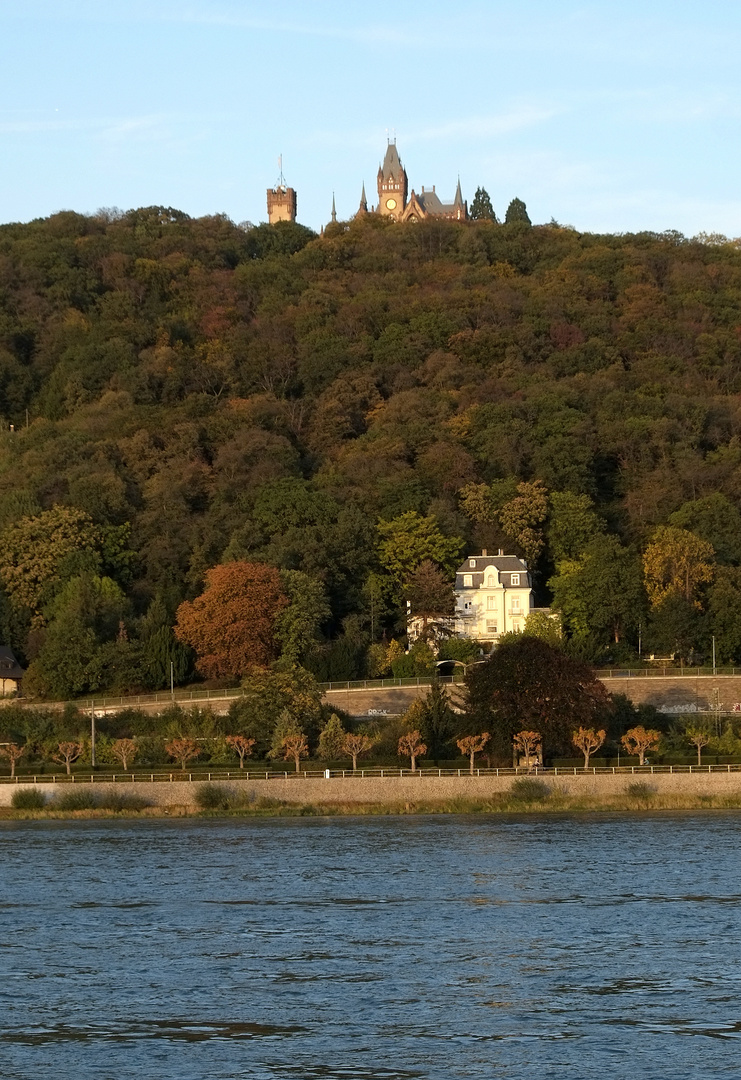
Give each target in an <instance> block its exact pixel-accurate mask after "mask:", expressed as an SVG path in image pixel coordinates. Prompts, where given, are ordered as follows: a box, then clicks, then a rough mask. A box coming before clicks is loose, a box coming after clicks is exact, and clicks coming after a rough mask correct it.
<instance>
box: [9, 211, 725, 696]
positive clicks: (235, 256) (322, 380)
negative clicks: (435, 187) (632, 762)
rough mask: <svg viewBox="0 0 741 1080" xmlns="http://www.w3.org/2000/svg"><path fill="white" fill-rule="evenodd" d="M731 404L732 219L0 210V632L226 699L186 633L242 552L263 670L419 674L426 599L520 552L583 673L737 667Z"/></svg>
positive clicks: (64, 680) (51, 692)
mask: <svg viewBox="0 0 741 1080" xmlns="http://www.w3.org/2000/svg"><path fill="white" fill-rule="evenodd" d="M740 391H741V247H740V246H739V244H738V243H737V242H735V241H729V240H726V239H725V238H723V237H717V236H710V237H709V236H701V237H696V238H693V239H688V238H686V237H684V236H682V235H680V234H675V233H670V234H660V235H659V234H653V233H641V234H635V235H619V236H617V235H593V234H583V233H579V232H577V231H575V230H574V229H572V228H566V227H562V226H560V225H558V224H557V223H555V222H552V223H551V224H550V225H545V226H530V224H529V222H527V221H512V222H510V223H505V224H503V225H500V224H498V223H496V222H494V221H490V220H478V221H471V222H468V223H464V224H460V223H453V222H445V221H426V222H422V223H420V224H414V225H413V224H410V225H405V226H400V225H397V224H393V223H389V222H387V221H385V220H383V219H381V218H379V217H376V216H374V215H368V216H366V217H365V218H362V219H357V220H354V221H352V222H349V223H344V224H343V223H340V224H336V225H332V226H329V227H328V228H327V229H326V230H325V232H324V234H323V235H322V236H317V235H315V234H314V233H312V232H311V231H310V230H309V229H306V228H304V227H302V226H300V225H295V224H290V223H286V224H282V225H277V226H267V225H261V226H258V227H255V228H246V227H240V226H237V225H235V224H234V223H233V222H231V221H230V220H228V219H227V218H225V217H222V216H214V217H207V218H199V219H192V218H189V217H188V216H186V215H185V214H183V213H180V212H178V211H175V210H172V209H169V208H162V207H150V208H146V209H140V210H134V211H130V212H127V213H121V212H103V211H101V212H99V213H97V214H95V215H92V216H85V215H81V214H77V213H72V212H63V213H59V214H56V215H54V216H52V217H50V218H47V219H43V220H37V221H33V222H31V223H29V224H22V225H21V224H9V225H4V226H1V227H0V417H1V420H2V432H1V433H0V531H1V535H0V582H1V583H2V592H0V644H5V645H9V646H11V647H12V649H13V650H14V651H15V653H16V655H17V657H18V658H19V660H20V662H21V663H22V664H23V665H24V666H27V667H28V675H27V679H26V684H25V691H26V693H27V694H28V695H32V696H37V697H42V698H43V697H46V698H70V697H73V696H75V695H80V694H85V693H91V692H98V691H101V690H113V691H118V692H121V691H125V690H137V689H142V690H143V689H157V688H160V687H163V686H167V685H169V681H170V674H171V671H172V673H173V675H174V678H175V681H176V682H178V683H186V682H188V681H191V680H193V679H194V678H199V677H200V678H207V679H209V680H210V682H211V684H212V685H214V684H217V683H218V681H219V679H222V680H224V679H226V678H228V677H229V676H231V677H234V676H236V675H241V674H243V672H242V671H240V670H237V669H238V668H239V664H238V663H235V664H233V665H232V667H233V668H234V670H229V669H228V664H227V667H226V668H224V666H223V665H222V666H219V664H215V665H214V664H210V666H209V663H208V662H205V661H204V662H202V663H201V664H200V666H199V667H198V668H197V667H196V663H197V662H198V660H199V653H198V649H195V651H194V647H193V641H194V640H195V639H194V638H193V636H192V634H190V636H189V633H188V632H187V631H186V630H184V629H183V627H184V626H185V621H184V620H185V617H186V615H188V616H189V617H191V616H193V613H194V612H196V613H197V612H198V610H199V608H198V605H199V603H201V601H202V597H203V594H204V589H206V587H207V585H208V584H209V582H210V583H212V584H213V583H214V582H219V583H222V584H223V583H224V582H225V581H226V582H227V584H228V579H229V575H230V574H231V573H233V572H234V571H235V567H236V566H239V567H241V568H242V569H243V570H244V572H245V573H247V574H248V575H252V577H251V578H250V580H253V579H254V581H256V582H258V584H259V583H262V584H259V588H260V589H262V592H261V593H260V596H261V598H262V599H261V600H260V603H261V604H263V608H261V609H260V610H261V611H262V612H263V615H264V619H265V620H267V621H266V622H265V625H263V626H262V628H261V631H260V632H261V633H263V638H262V639H261V641H262V645H261V647H263V646H264V648H263V651H262V652H261V653H259V658H260V662H261V663H264V662H270V663H273V664H277V670H280V669H281V665H283V669H288V668H290V667H292V666H295V665H300V666H301V667H302V668H304V669H307V670H308V671H309V672H311V673H313V675H314V676H315V677H316V678H317V679H320V680H326V679H347V678H358V677H366V676H375V675H379V674H382V673H384V672H386V671H389V670H393V671H394V672H395V673H397V674H415V673H424V672H426V671H428V670H429V668H430V664H431V662H432V659H434V658H433V657H432V653H431V651H430V649H429V647H428V646H427V645H426V644H425V643H424V642H423V643H421V644H419V645H415V646H414V648H413V649H412V650H411V652H410V653H407V652H406V651H405V641H404V634H405V614H406V602H407V599H408V598H409V596H410V595H412V594H413V595H414V596H415V598H416V599H415V605H416V606H415V610H417V611H421V612H424V610H426V608H425V605H427V607H428V608H429V606H430V604H429V593H430V590H431V589H432V591H433V592H434V590H435V589H438V595H439V590H440V588H443V591H444V589H449V582H450V581H451V580H452V574H453V573H454V570H455V568H456V566H457V565H458V564H459V563H460V561H461V559H462V558H463V556H465V555H466V554H469V553H473V552H480V551H481V550H482V549H484V548H486V549H488V550H490V551H494V550H497V549H499V548H501V549H504V550H505V551H507V552H508V553H515V554H518V555H520V556H522V557H524V558H525V559H526V560H527V562H528V565H529V567H530V569H531V571H532V573H533V575H534V587H535V590H536V600H537V603H538V604H539V605H541V606H548V605H550V606H552V607H553V609H554V610H555V611H557V612H558V613H559V617H560V620H561V626H562V645H563V647H564V648H565V649H566V651H567V652H570V653H571V654H572V655H573V656H575V657H577V658H579V659H580V660H583V661H587V662H589V663H591V664H597V665H599V664H601V663H604V664H626V663H631V662H633V663H635V662H637V660H638V658H639V654H640V655H642V656H647V655H649V654H654V655H657V656H664V657H668V656H673V657H675V659H676V662H685V661H691V662H699V661H700V660H701V659H702V658H703V657H707V656H708V655H709V652H710V649H711V647H712V642H713V640H714V643H715V648H716V654H717V661H718V663H733V662H741V400H740V398H739V392H740ZM232 564H235V566H234V567H233V568H232V570H229V567H230V566H232ZM244 568H247V569H246V570H245V569H244ZM441 580H442V583H443V584H442V586H441V585H440V581H441ZM257 587H258V585H255V588H257ZM266 590H267V591H266ZM415 590H416V591H415ZM425 590H427V593H425ZM211 595H212V596H215V595H216V594H215V593H212V594H211ZM425 596H426V597H427V598H426V599H425ZM271 598H272V599H271ZM443 601H444V598H443V600H441V601H440V605H441V607H442V606H444V603H443ZM265 605H267V606H265ZM271 605H272V606H271ZM433 607H434V605H433ZM261 617H262V616H261ZM176 625H177V626H178V627H179V628H180V629H179V633H178V634H177V635H176V633H175V631H174V627H176ZM201 629H202V627H201ZM456 650H458V653H457V652H456ZM461 650H463V652H465V649H464V647H463V645H462V644H461V643H460V642H455V641H447V642H443V644H442V646H441V652H440V655H451V656H455V655H458V654H459V653H461ZM258 651H259V650H258ZM257 655H258V654H257V653H256V654H255V656H257ZM461 655H462V653H461ZM201 659H203V658H202V657H201ZM256 662H257V661H256Z"/></svg>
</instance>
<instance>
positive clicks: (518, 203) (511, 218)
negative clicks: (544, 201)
mask: <svg viewBox="0 0 741 1080" xmlns="http://www.w3.org/2000/svg"><path fill="white" fill-rule="evenodd" d="M515 221H523V222H524V223H525V224H526V225H532V221H531V220H530V217H529V215H528V212H527V207H526V206H525V204H524V202H523V201H522V199H513V200H512V202H511V203H510V204H509V206H508V207H507V213H506V214H505V216H504V224H505V225H512V224H513V222H515Z"/></svg>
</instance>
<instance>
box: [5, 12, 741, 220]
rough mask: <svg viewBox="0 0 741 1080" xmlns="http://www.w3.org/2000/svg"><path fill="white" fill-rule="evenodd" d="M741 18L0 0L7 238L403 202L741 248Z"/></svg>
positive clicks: (315, 215) (325, 213)
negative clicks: (52, 226) (57, 218)
mask: <svg viewBox="0 0 741 1080" xmlns="http://www.w3.org/2000/svg"><path fill="white" fill-rule="evenodd" d="M739 56H741V4H739V3H736V2H734V0H704V2H703V3H700V2H699V0H691V2H690V0H672V2H669V0H644V2H643V3H639V2H636V0H622V2H620V3H617V2H616V0H610V2H602V0H600V2H584V3H578V2H575V0H549V2H545V0H517V2H515V0H506V2H505V0H488V2H482V0H459V2H458V3H457V4H453V3H449V4H442V3H440V2H439V0H426V2H425V3H421V2H418V0H409V2H407V3H401V2H400V0H399V2H395V3H390V2H387V0H374V2H373V3H372V4H370V3H364V4H360V3H356V2H354V0H344V2H342V3H339V2H329V0H304V2H303V3H299V2H297V0H281V2H280V4H274V5H269V4H266V3H257V2H253V0H208V2H207V0H149V2H145V0H120V2H117V3H111V2H109V0H0V88H1V91H2V92H1V96H0V161H1V163H2V169H1V170H0V221H27V220H30V219H31V218H34V217H40V216H45V215H46V214H49V213H53V212H54V211H56V210H59V209H62V208H67V209H74V210H78V211H81V212H93V211H95V210H96V209H97V208H98V207H103V206H119V207H121V208H124V209H127V208H129V207H132V206H146V205H152V204H163V205H169V206H174V207H177V208H178V209H181V210H184V211H186V212H187V213H189V214H192V215H194V216H196V215H201V214H208V213H216V212H225V213H227V214H228V215H229V216H230V217H231V218H233V219H234V220H235V221H244V220H250V221H253V222H258V221H262V220H265V217H266V208H265V189H266V188H267V187H268V186H269V185H271V184H273V183H274V182H275V181H276V179H277V176H278V155H279V154H281V153H282V154H283V166H284V173H285V176H286V179H287V181H288V183H290V184H291V185H292V186H294V187H295V188H296V190H297V192H298V208H299V215H298V216H299V220H300V221H302V222H304V223H305V224H307V225H310V226H312V227H314V228H318V227H319V226H320V225H321V224H322V223H323V222H325V221H326V220H327V219H328V217H329V211H330V208H331V201H332V192H333V191H334V192H335V197H336V200H337V210H338V213H339V215H340V217H343V216H349V215H350V214H352V213H353V212H354V211H355V210H356V209H357V205H358V201H359V197H360V188H361V184H362V182H363V181H365V183H366V188H367V191H368V196H369V199H371V198H372V196H373V194H374V192H375V176H376V171H377V169H378V163H379V159H380V157H381V156H382V155H383V151H384V149H385V145H386V132H387V130H389V131H392V132H393V131H395V132H396V136H397V145H398V148H399V152H400V155H401V158H402V161H403V162H404V165H405V166H406V168H407V172H408V174H409V182H410V185H411V186H413V187H415V188H416V189H417V190H420V188H421V187H422V185H425V186H428V185H429V186H431V185H432V184H435V185H436V186H437V191H438V193H439V194H440V195H441V196H442V197H443V198H444V199H447V198H450V199H452V196H453V193H454V191H455V184H456V180H457V177H458V174H460V178H461V184H462V187H463V194H464V196H465V197H467V198H468V199H469V200H470V199H471V198H472V197H473V194H474V191H475V189H476V187H477V186H478V185H479V184H481V185H483V186H484V187H485V188H486V189H487V190H488V192H489V194H490V196H491V199H492V202H493V204H494V207H495V210H496V211H497V213H498V214H500V215H501V214H503V213H504V210H505V209H506V206H507V203H508V202H509V200H510V199H511V198H512V197H513V196H515V195H517V196H519V197H520V198H522V199H524V200H525V202H526V203H527V205H528V209H529V211H530V216H531V217H532V219H533V220H534V221H536V222H540V221H549V220H550V219H551V218H552V217H554V218H556V219H557V220H558V221H560V222H563V223H567V224H571V225H574V226H575V227H577V228H578V229H582V230H596V231H597V230H598V231H608V232H623V231H632V230H638V229H655V230H663V229H679V230H681V231H682V232H685V233H687V234H688V235H694V234H696V233H698V232H721V233H725V234H726V235H728V236H733V237H736V236H739V235H741V183H740V181H739V174H740V173H741V168H740V165H741V161H740V158H741V150H740V147H741V139H740V138H739V136H740V134H741V133H740V131H739V128H740V126H741V125H740V120H741V63H740V62H739Z"/></svg>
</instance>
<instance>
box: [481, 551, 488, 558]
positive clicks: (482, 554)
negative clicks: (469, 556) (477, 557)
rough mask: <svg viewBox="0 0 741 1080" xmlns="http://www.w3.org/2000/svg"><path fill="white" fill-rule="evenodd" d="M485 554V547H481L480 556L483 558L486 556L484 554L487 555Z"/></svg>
mask: <svg viewBox="0 0 741 1080" xmlns="http://www.w3.org/2000/svg"><path fill="white" fill-rule="evenodd" d="M487 554H488V552H487V550H486V548H482V549H481V557H482V558H483V559H485V558H486V556H487Z"/></svg>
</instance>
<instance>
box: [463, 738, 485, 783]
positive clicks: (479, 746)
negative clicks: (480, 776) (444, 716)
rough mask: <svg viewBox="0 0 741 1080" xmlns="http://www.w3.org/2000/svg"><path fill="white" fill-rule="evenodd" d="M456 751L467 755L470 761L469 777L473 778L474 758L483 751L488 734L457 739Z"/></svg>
mask: <svg viewBox="0 0 741 1080" xmlns="http://www.w3.org/2000/svg"><path fill="white" fill-rule="evenodd" d="M456 741H457V743H458V749H459V750H460V752H461V753H462V754H468V756H469V758H470V759H471V776H473V764H474V758H475V757H476V755H477V754H478V752H479V751H480V750H483V749H484V747H485V746H486V744H487V743H488V741H489V732H488V731H484V732H482V733H481V735H466V736H465V738H463V739H457V740H456Z"/></svg>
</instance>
